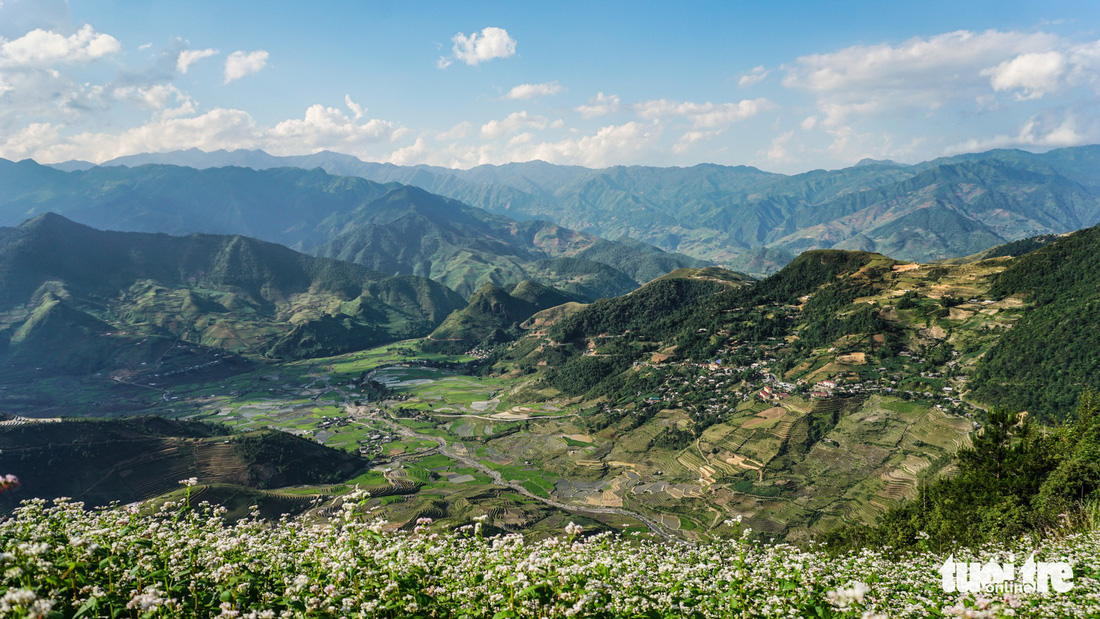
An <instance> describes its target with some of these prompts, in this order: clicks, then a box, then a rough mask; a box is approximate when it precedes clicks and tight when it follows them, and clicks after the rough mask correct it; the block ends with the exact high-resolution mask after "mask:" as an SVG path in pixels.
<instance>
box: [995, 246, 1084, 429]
mask: <svg viewBox="0 0 1100 619" xmlns="http://www.w3.org/2000/svg"><path fill="white" fill-rule="evenodd" d="M989 292H990V295H991V296H992V297H993V298H997V299H1004V300H1005V301H1012V300H1020V299H1022V300H1023V301H1024V302H1025V303H1026V304H1027V310H1026V311H1024V312H1023V313H1022V315H1021V317H1020V320H1019V322H1017V323H1016V325H1015V326H1014V327H1013V328H1012V329H1011V330H1009V331H1008V332H1007V333H1005V335H1004V337H1002V338H1000V339H999V340H998V341H997V343H996V344H995V345H994V346H993V347H992V348H990V350H989V352H988V353H987V354H986V355H985V356H984V357H983V358H982V360H981V362H980V363H979V364H978V372H977V374H976V376H975V381H974V395H975V397H976V398H979V399H980V400H982V401H984V402H988V403H990V404H997V405H1000V406H1007V407H1013V408H1016V409H1023V410H1027V411H1028V412H1029V413H1031V414H1032V415H1034V416H1036V417H1037V418H1038V419H1040V420H1044V421H1050V420H1052V419H1058V418H1060V415H1061V414H1063V411H1067V410H1070V409H1071V408H1072V407H1073V405H1074V403H1076V401H1077V398H1078V396H1079V395H1080V393H1081V392H1082V390H1083V389H1085V388H1088V387H1095V386H1096V381H1097V377H1100V227H1093V228H1089V229H1087V230H1082V231H1080V232H1076V233H1074V234H1070V235H1068V236H1066V237H1063V238H1060V239H1058V240H1057V241H1055V242H1052V243H1049V244H1047V245H1045V246H1043V247H1041V248H1039V249H1035V250H1034V251H1032V252H1030V253H1027V254H1025V255H1023V256H1021V257H1020V258H1018V259H1017V260H1015V261H1013V262H1012V263H1011V264H1010V265H1009V267H1008V268H1007V269H1005V270H1004V272H1002V273H1000V274H999V275H997V277H996V278H995V279H994V280H993V285H992V287H991V288H990V291H989Z"/></svg>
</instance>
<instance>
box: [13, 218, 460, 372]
mask: <svg viewBox="0 0 1100 619" xmlns="http://www.w3.org/2000/svg"><path fill="white" fill-rule="evenodd" d="M461 306H462V299H461V297H459V296H458V295H457V294H455V293H454V292H452V291H451V290H449V289H447V288H445V287H443V286H441V285H440V284H437V283H435V282H433V281H431V280H428V279H425V278H418V277H415V276H402V277H398V278H392V277H386V276H384V275H382V274H381V273H378V272H376V271H370V270H368V269H366V268H365V267H363V266H360V265H356V264H350V263H346V262H340V261H336V260H328V259H324V258H315V257H312V256H307V255H305V254H301V253H298V252H295V251H292V250H290V249H287V248H286V247H282V246H280V245H275V244H272V243H266V242H263V241H257V240H255V239H249V238H245V237H240V236H232V237H229V236H215V235H191V236H187V237H173V236H168V235H165V234H145V233H127V232H104V231H99V230H94V229H92V228H89V227H87V226H83V225H80V224H76V223H73V222H71V221H69V220H67V219H65V218H64V217H61V216H59V215H54V214H46V215H42V216H39V217H36V218H34V219H32V220H30V221H27V222H26V223H24V224H22V225H20V226H19V227H16V228H7V229H3V230H0V324H2V325H3V328H2V329H0V351H2V354H3V356H4V359H5V360H6V361H7V362H9V363H8V365H14V366H16V367H22V368H24V369H25V368H27V367H28V366H29V365H31V364H33V365H35V366H43V367H44V368H46V371H61V372H68V373H78V374H90V373H92V372H97V371H100V370H103V369H108V370H115V369H119V368H121V367H127V366H130V367H132V365H136V364H137V363H138V362H141V363H142V364H144V363H145V362H147V361H149V360H151V359H150V357H152V358H155V354H159V355H160V356H163V354H164V351H163V349H161V351H160V352H159V353H154V352H153V351H152V350H151V348H154V347H156V346H159V345H160V343H161V342H168V343H169V344H170V343H171V342H172V341H176V340H178V341H182V342H188V343H191V344H195V345H199V346H203V347H209V348H215V349H222V350H224V351H229V352H233V353H238V354H245V355H250V356H265V355H266V356H272V357H281V358H297V357H302V356H317V355H321V354H336V353H339V352H344V351H347V350H355V349H359V348H365V347H368V346H371V345H377V344H379V343H382V342H386V341H393V340H398V339H404V338H408V337H416V336H420V335H425V334H427V333H429V332H430V331H431V330H432V329H434V328H435V327H436V326H438V325H439V323H441V322H442V321H443V319H444V318H445V317H446V316H447V315H448V314H450V312H452V311H453V310H455V309H458V308H459V307H461ZM288 325H289V330H288ZM143 347H145V348H150V350H149V352H147V353H135V351H138V350H141V349H142V348H143ZM124 349H126V350H124ZM139 360H140V361H139Z"/></svg>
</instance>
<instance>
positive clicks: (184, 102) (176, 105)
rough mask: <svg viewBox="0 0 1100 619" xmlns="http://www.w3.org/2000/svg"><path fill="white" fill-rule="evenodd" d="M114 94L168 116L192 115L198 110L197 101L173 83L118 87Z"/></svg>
mask: <svg viewBox="0 0 1100 619" xmlns="http://www.w3.org/2000/svg"><path fill="white" fill-rule="evenodd" d="M114 96H115V97H116V98H118V99H122V100H125V101H128V102H130V103H133V104H134V105H137V106H138V107H141V108H144V109H147V110H153V111H156V112H160V113H161V114H164V115H166V116H168V117H172V116H190V115H192V114H194V113H195V110H196V105H195V101H194V100H193V99H192V98H191V97H190V96H188V95H186V94H184V93H183V92H182V91H181V90H180V89H179V88H176V87H175V86H174V85H172V84H156V85H153V86H144V87H142V86H126V87H122V88H116V89H115V90H114Z"/></svg>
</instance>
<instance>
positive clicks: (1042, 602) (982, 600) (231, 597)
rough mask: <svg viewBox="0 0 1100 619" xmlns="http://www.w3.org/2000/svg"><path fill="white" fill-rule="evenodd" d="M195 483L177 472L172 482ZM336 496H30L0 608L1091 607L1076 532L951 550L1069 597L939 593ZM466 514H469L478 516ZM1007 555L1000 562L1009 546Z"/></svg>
mask: <svg viewBox="0 0 1100 619" xmlns="http://www.w3.org/2000/svg"><path fill="white" fill-rule="evenodd" d="M186 482H187V483H192V480H186ZM362 498H364V497H362V496H355V495H349V497H348V499H347V500H346V501H345V502H344V504H343V505H342V507H341V508H340V509H339V510H337V512H336V514H335V515H334V518H333V521H332V522H331V523H328V524H318V523H316V522H311V521H307V520H300V519H299V520H284V521H281V522H279V523H277V524H274V525H273V524H271V523H269V522H266V521H263V520H261V519H259V518H246V519H243V520H240V521H238V522H236V523H235V524H232V525H229V524H226V523H225V522H224V521H223V520H222V519H221V517H220V515H219V512H218V511H217V510H214V509H210V508H206V507H200V508H199V509H194V510H193V509H190V508H188V507H186V506H182V507H181V506H179V504H177V505H173V504H168V505H165V506H164V508H163V509H161V510H160V511H158V512H157V513H138V511H137V510H136V509H129V510H127V509H108V510H102V511H95V512H91V511H86V510H84V509H83V506H82V505H80V504H77V503H69V502H66V501H64V500H59V501H58V502H56V503H55V504H53V505H52V506H51V505H48V504H47V503H46V502H45V501H41V500H34V501H29V502H27V504H25V505H24V506H23V507H22V508H20V510H19V511H18V512H17V513H16V515H15V516H14V517H13V518H11V519H8V520H5V521H3V522H0V563H2V564H3V572H2V576H0V613H3V614H4V615H5V616H14V617H93V616H98V617H103V616H112V617H162V616H213V615H218V614H219V613H220V615H219V616H229V617H234V616H240V617H275V616H314V617H323V616H350V615H360V616H377V617H551V616H552V617H558V616H578V617H683V616H692V617H740V616H768V617H776V616H817V617H841V616H843V617H861V616H862V617H878V616H890V617H926V616H968V617H973V616H985V617H994V616H1008V615H1016V616H1061V617H1068V616H1095V615H1096V613H1098V612H1100V581H1098V580H1097V578H1096V577H1097V569H1098V567H1100V566H1098V565H1097V561H1096V556H1097V552H1098V551H1100V535H1098V534H1096V533H1088V534H1083V535H1078V536H1073V537H1068V538H1065V539H1062V540H1058V541H1053V542H1046V543H1043V544H1042V545H1040V547H1038V548H1035V547H1034V546H1032V545H1031V543H1030V542H1028V541H1026V540H1025V541H1021V542H1019V543H1018V544H1016V545H1015V546H1014V547H1013V548H1010V549H1007V550H1005V549H1001V550H994V549H984V550H980V551H977V553H976V554H975V555H973V556H972V557H968V556H964V555H955V558H956V560H961V561H962V560H967V559H968V558H969V559H971V560H975V561H977V560H980V561H983V562H984V561H988V560H991V559H992V560H995V561H998V562H1005V561H1011V560H1013V556H1020V555H1021V554H1022V555H1024V556H1026V555H1028V554H1030V553H1031V552H1033V551H1035V550H1037V551H1038V552H1037V555H1036V557H1037V559H1038V560H1043V559H1047V560H1052V561H1067V562H1069V563H1070V564H1071V565H1072V566H1073V573H1074V577H1075V579H1074V581H1073V582H1074V588H1073V589H1072V590H1071V591H1070V592H1068V593H1055V592H1049V593H1045V594H1039V593H1034V594H1024V593H1020V594H997V595H994V596H992V597H988V596H982V595H974V594H969V593H968V594H957V593H944V592H942V590H941V587H940V584H941V580H940V575H939V573H938V571H937V570H938V568H939V567H940V565H942V563H943V562H944V560H945V558H946V557H945V556H944V555H942V554H937V553H933V552H927V551H914V552H911V553H908V554H903V555H898V556H887V555H884V554H881V553H880V552H878V551H871V550H864V551H862V552H858V553H852V554H845V555H840V556H831V555H828V554H826V553H823V552H820V551H813V550H810V551H806V550H799V549H796V548H794V547H791V546H787V545H765V544H762V543H760V542H758V541H756V540H755V539H754V538H753V535H752V533H751V531H750V530H744V531H741V530H740V525H739V524H738V523H736V522H734V521H730V522H729V523H728V526H729V530H730V535H731V537H730V538H729V539H727V540H722V541H716V542H712V543H708V544H705V545H697V546H689V545H679V546H676V547H674V548H672V547H668V546H662V545H659V544H656V543H654V542H649V541H641V540H634V539H629V538H624V537H616V536H613V535H608V534H602V535H596V536H593V537H588V538H586V537H584V534H583V531H580V530H579V529H580V527H577V526H575V525H572V524H570V525H569V526H567V527H566V530H565V531H564V532H563V533H562V534H561V535H559V536H557V537H553V538H549V539H546V540H543V541H540V542H532V541H529V540H525V539H524V538H523V537H522V536H520V535H508V536H501V537H492V538H485V537H483V536H482V530H481V526H482V525H481V522H477V521H475V522H473V523H471V524H470V525H467V526H464V527H460V528H459V529H458V530H457V531H453V532H451V531H442V532H440V531H436V530H433V526H432V524H431V522H430V520H429V519H424V520H422V521H420V523H419V525H418V526H417V527H416V529H415V530H413V531H411V532H392V531H390V530H389V529H388V528H387V527H386V525H385V523H383V522H381V521H373V520H371V515H370V514H369V513H365V512H366V510H365V509H364V505H365V501H362V500H361V499H362ZM475 520H476V519H475ZM1013 551H1014V552H1015V555H1013V554H1012V553H1013Z"/></svg>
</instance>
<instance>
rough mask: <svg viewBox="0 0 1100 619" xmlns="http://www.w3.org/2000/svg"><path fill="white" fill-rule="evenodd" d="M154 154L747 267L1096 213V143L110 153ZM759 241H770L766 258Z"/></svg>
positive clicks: (958, 250)
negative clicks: (896, 157) (883, 149)
mask: <svg viewBox="0 0 1100 619" xmlns="http://www.w3.org/2000/svg"><path fill="white" fill-rule="evenodd" d="M149 162H163V163H181V164H184V165H194V166H200V167H201V166H223V165H240V166H250V167H254V168H257V169H262V168H270V167H276V166H288V165H289V166H299V167H314V166H319V167H322V168H324V169H326V170H328V171H329V172H330V173H334V174H345V175H351V176H358V177H362V178H367V179H371V180H375V181H378V182H398V183H404V184H412V185H417V186H419V187H423V188H424V189H426V190H427V191H431V192H433V193H437V194H440V195H445V196H448V197H451V198H454V199H456V200H461V201H462V202H465V203H468V204H471V205H474V206H477V207H481V208H484V209H486V210H488V211H491V212H494V213H502V214H506V215H508V216H510V217H514V218H517V219H529V218H544V219H549V220H551V221H553V222H555V223H557V224H559V225H562V226H567V227H569V228H572V229H575V230H582V231H584V232H588V233H592V234H597V235H600V236H602V237H605V238H618V237H629V238H633V239H638V240H640V241H643V242H645V243H650V244H652V245H655V246H657V247H660V248H662V249H665V250H668V251H676V252H682V253H686V254H689V255H692V256H696V257H699V258H705V259H709V260H713V261H716V262H719V263H722V264H724V265H725V266H727V267H729V268H734V269H738V270H742V271H746V272H749V273H752V274H767V273H772V272H775V271H776V270H777V269H778V268H779V267H781V266H782V265H783V264H785V263H786V262H788V261H789V260H790V259H792V258H793V257H794V256H795V255H797V254H798V253H800V252H801V251H805V250H807V249H819V248H839V249H862V250H867V251H876V252H879V253H883V254H886V255H890V256H893V257H895V258H898V259H905V260H915V261H920V262H926V261H930V260H937V259H943V258H951V257H956V256H962V255H970V254H974V253H977V252H979V251H981V250H984V249H986V248H988V247H990V246H993V245H998V244H1002V243H1005V242H1007V241H1013V240H1017V239H1021V238H1025V237H1029V236H1035V235H1040V234H1063V233H1066V232H1071V231H1073V230H1077V229H1081V228H1084V227H1087V226H1090V225H1094V224H1096V223H1097V222H1098V221H1100V174H1098V173H1097V172H1096V170H1097V169H1100V165H1098V164H1100V146H1082V147H1074V148H1064V149H1057V150H1053V151H1049V152H1047V153H1042V154H1033V153H1028V152H1025V151H1019V150H995V151H989V152H987V153H976V154H967V155H959V156H955V157H948V158H942V159H937V160H934V161H929V162H924V163H920V164H916V165H902V164H897V163H893V162H881V161H870V160H868V161H862V162H860V164H857V165H856V166H853V167H850V168H845V169H842V170H829V171H826V170H814V171H810V172H806V173H804V174H797V175H792V176H788V175H782V174H770V173H767V172H763V171H761V170H757V169H755V168H751V167H745V166H735V167H729V166H718V165H711V164H704V165H698V166H693V167H690V168H655V167H643V166H630V167H622V166H619V167H613V168H606V169H599V170H592V169H587V168H581V167H576V166H555V165H551V164H548V163H545V162H541V161H532V162H527V163H512V164H507V165H502V166H478V167H475V168H472V169H470V170H451V169H447V168H438V167H430V166H412V167H402V166H394V165H390V164H377V163H367V162H363V161H360V160H358V159H355V158H354V157H349V156H347V155H339V154H337V153H318V154H316V155H309V156H303V157H272V156H270V155H267V154H266V153H263V152H261V151H233V152H226V151H218V152H215V153H202V152H201V151H194V150H192V151H184V152H177V153H162V154H147V155H135V156H131V157H126V158H122V159H119V160H116V161H114V162H108V163H107V164H105V165H137V164H141V163H149ZM754 250H755V251H760V250H768V251H770V252H774V253H773V254H772V255H771V256H770V257H768V259H764V256H762V255H761V254H759V253H755V254H754V253H753V251H754Z"/></svg>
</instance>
